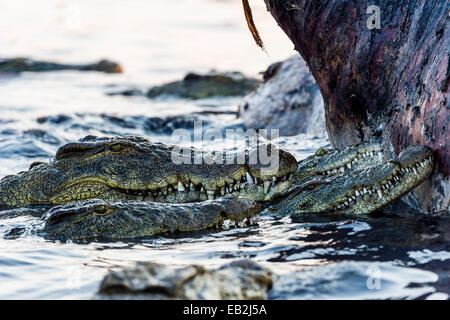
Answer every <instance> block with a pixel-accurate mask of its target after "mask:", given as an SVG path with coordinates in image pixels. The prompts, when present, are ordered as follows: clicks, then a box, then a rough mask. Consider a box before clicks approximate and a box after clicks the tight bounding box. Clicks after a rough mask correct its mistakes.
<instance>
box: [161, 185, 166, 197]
mask: <svg viewBox="0 0 450 320" xmlns="http://www.w3.org/2000/svg"><path fill="white" fill-rule="evenodd" d="M161 192H162V193H163V195H165V196H167V187H165V188H162V189H161Z"/></svg>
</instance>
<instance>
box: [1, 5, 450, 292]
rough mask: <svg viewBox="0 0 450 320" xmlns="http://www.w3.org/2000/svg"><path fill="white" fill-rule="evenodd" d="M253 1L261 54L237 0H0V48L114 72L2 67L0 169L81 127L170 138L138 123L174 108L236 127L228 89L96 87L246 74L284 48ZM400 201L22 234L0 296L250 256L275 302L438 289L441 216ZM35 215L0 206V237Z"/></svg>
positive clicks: (444, 261)
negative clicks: (113, 236)
mask: <svg viewBox="0 0 450 320" xmlns="http://www.w3.org/2000/svg"><path fill="white" fill-rule="evenodd" d="M260 2H261V1H260ZM260 2H255V3H253V4H252V6H253V7H254V15H255V20H256V23H257V25H258V27H259V29H260V33H261V35H262V37H263V40H264V41H265V42H266V46H267V50H268V52H269V55H267V54H265V53H263V52H262V51H261V50H260V49H258V48H257V47H256V46H255V45H254V43H253V40H252V38H251V35H250V34H249V32H248V30H247V27H246V25H245V21H244V18H243V14H242V10H241V4H240V1H238V0H235V1H232V0H230V1H225V0H222V1H219V0H217V1H211V0H208V1H207V0H182V1H181V0H179V1H175V0H174V1H169V2H168V1H163V0H152V1H137V0H136V1H127V2H123V1H111V0H108V1H106V0H105V1H100V0H97V1H79V2H77V3H78V4H75V3H72V2H69V1H56V0H47V1H39V3H31V2H29V1H24V0H22V1H14V2H12V1H0V30H1V31H3V32H2V38H1V39H0V57H15V56H29V57H33V58H36V59H44V60H56V61H61V62H68V63H71V62H73V63H77V62H80V63H81V62H91V61H95V60H98V59H100V58H103V57H106V58H110V59H112V60H116V61H119V62H120V63H122V64H123V65H124V68H125V73H124V74H120V75H105V74H101V73H81V72H74V71H71V72H50V73H43V74H31V73H23V74H21V75H20V76H0V95H1V96H2V100H1V102H0V176H4V175H7V174H14V173H17V172H18V171H20V170H25V169H27V168H28V166H29V165H30V163H32V162H33V161H40V160H44V161H45V160H46V159H48V158H50V157H51V156H52V155H53V154H54V153H55V151H56V149H57V148H58V147H59V146H60V145H62V144H63V143H65V142H68V141H75V140H77V139H79V138H81V137H83V136H85V135H87V134H94V135H125V134H136V135H141V136H145V137H147V138H149V139H151V140H155V141H163V142H170V141H171V136H170V132H167V131H164V130H156V131H155V130H152V129H151V128H150V127H149V126H148V125H147V124H148V123H149V122H151V121H152V120H151V119H150V118H151V117H162V118H164V117H167V116H174V115H181V116H184V117H185V118H183V119H184V120H185V121H183V122H182V123H184V124H183V126H185V127H187V128H189V127H190V123H192V121H191V120H192V119H193V118H192V114H193V113H197V115H195V119H199V120H203V121H204V122H203V124H204V125H205V127H208V126H209V127H216V128H219V129H224V128H227V127H241V124H240V123H239V121H237V120H236V119H235V114H234V112H236V106H237V104H238V102H239V101H240V99H239V98H227V99H208V100H201V101H194V102H193V101H187V100H181V99H158V100H154V101H151V100H148V99H146V98H144V97H121V96H114V97H111V96H107V95H106V94H105V93H106V92H111V91H117V90H120V89H122V88H128V87H140V88H147V87H149V86H150V85H156V84H161V83H164V82H167V81H171V80H175V79H179V78H181V77H182V76H183V75H184V74H185V73H186V72H188V71H193V70H194V71H208V70H210V69H213V68H214V69H217V70H222V71H230V70H238V71H242V72H244V73H245V74H247V75H249V76H257V73H258V72H259V71H262V70H264V69H265V68H266V67H267V66H268V65H269V64H270V63H272V62H275V61H279V60H282V59H285V58H287V57H288V56H290V55H291V54H292V53H293V51H292V47H293V46H292V44H291V43H290V42H289V40H288V39H287V37H286V36H285V35H284V34H283V33H282V31H281V30H279V28H278V27H277V25H276V23H275V21H274V20H273V19H272V17H271V16H270V15H269V14H268V13H267V12H266V11H265V8H264V6H263V4H262V3H260ZM204 111H214V112H215V113H216V114H208V113H206V114H205V113H204ZM217 113H218V114H217ZM47 117H48V118H47ZM119 118H120V119H122V120H119ZM38 119H39V120H38ZM189 119H191V120H189ZM163 129H164V128H163ZM278 142H279V143H280V145H282V146H283V147H284V148H285V149H287V150H289V151H291V152H293V153H294V154H295V156H296V157H297V158H298V159H301V158H304V157H306V156H308V155H309V154H311V153H312V152H313V151H314V150H315V149H317V148H319V147H321V146H327V145H328V144H329V143H328V141H327V140H326V139H323V138H316V137H312V136H306V135H299V136H296V137H290V138H280V140H279V141H278ZM217 147H220V146H217ZM402 210H403V209H401V208H396V209H393V210H391V211H393V212H394V213H396V214H397V215H398V216H397V217H389V218H387V217H373V218H361V219H357V220H342V219H336V220H334V221H333V220H330V219H329V218H322V217H314V216H313V217H311V216H305V217H300V218H296V219H291V218H283V219H273V218H270V217H267V216H265V217H262V218H261V219H260V220H259V222H258V225H257V226H253V227H250V228H243V229H233V230H228V231H220V232H202V233H187V234H183V235H173V236H167V235H164V236H161V237H154V238H149V239H144V240H141V241H137V242H129V243H124V242H113V243H86V244H76V243H61V242H58V241H56V242H52V241H45V240H44V239H42V238H40V237H38V236H35V235H31V234H27V235H25V236H23V237H19V238H18V239H10V240H6V239H0V298H3V299H43V298H50V299H79V298H82V299H90V298H92V297H95V293H96V291H97V289H98V286H99V283H100V281H101V280H102V278H103V277H104V275H105V274H106V273H107V272H108V270H114V269H117V268H120V267H124V266H131V265H132V264H133V263H134V262H136V261H154V262H158V263H166V264H170V265H174V266H183V265H187V264H194V263H195V264H202V265H205V266H206V267H208V268H214V267H218V266H220V265H222V264H224V263H227V262H230V261H231V260H233V259H240V258H250V259H253V260H255V261H257V262H259V263H261V264H262V265H265V266H267V267H269V268H270V269H272V270H273V271H274V272H276V273H277V274H278V275H279V281H278V282H277V283H276V284H275V286H274V288H273V290H272V291H271V293H270V298H273V299H297V298H302V299H304V298H306V299H309V298H313V299H328V298H337V299H373V298H374V299H415V298H421V299H422V298H423V299H425V298H427V299H448V294H449V293H450V281H449V269H450V268H449V259H450V252H449V249H448V244H449V238H450V234H449V231H448V230H450V228H449V226H450V225H449V221H448V219H446V218H443V217H441V218H438V217H435V218H433V217H427V218H424V217H421V218H417V217H415V216H408V215H404V212H403V211H402ZM39 223H40V220H39V217H38V216H31V215H10V214H6V213H2V219H0V234H1V235H2V238H3V235H4V234H6V233H7V232H8V231H9V230H11V229H12V228H13V227H25V228H28V227H30V226H32V225H34V224H39Z"/></svg>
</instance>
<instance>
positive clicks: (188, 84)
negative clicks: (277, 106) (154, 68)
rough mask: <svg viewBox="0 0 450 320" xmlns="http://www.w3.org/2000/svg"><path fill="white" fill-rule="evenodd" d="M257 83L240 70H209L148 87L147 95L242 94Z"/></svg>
mask: <svg viewBox="0 0 450 320" xmlns="http://www.w3.org/2000/svg"><path fill="white" fill-rule="evenodd" d="M259 84H260V81H259V80H257V79H253V78H246V77H245V76H244V75H243V74H242V73H240V72H224V73H219V72H210V73H208V74H204V75H201V74H197V73H188V74H187V75H186V76H185V77H184V79H183V80H181V81H175V82H170V83H167V84H164V85H161V86H155V87H152V88H150V89H149V90H148V92H147V97H149V98H156V97H158V96H161V95H173V96H177V97H180V98H187V99H204V98H210V97H215V96H224V97H226V96H243V95H245V94H247V93H249V92H250V91H252V90H253V89H255V88H256V87H257V86H258V85H259Z"/></svg>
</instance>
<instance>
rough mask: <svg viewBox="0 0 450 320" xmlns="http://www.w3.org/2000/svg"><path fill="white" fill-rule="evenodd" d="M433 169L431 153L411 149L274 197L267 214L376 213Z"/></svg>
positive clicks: (423, 147)
mask: <svg viewBox="0 0 450 320" xmlns="http://www.w3.org/2000/svg"><path fill="white" fill-rule="evenodd" d="M432 169H433V161H432V152H431V150H430V149H429V148H428V147H425V146H411V147H408V148H406V149H405V150H403V151H402V152H401V153H400V154H399V156H398V157H397V158H396V159H394V160H390V161H387V162H385V163H382V164H379V165H375V166H373V167H370V168H369V169H362V170H355V171H350V172H349V173H348V174H346V175H340V176H335V177H325V178H317V179H313V180H311V181H309V182H307V183H304V184H301V185H296V186H295V187H293V188H292V189H291V190H289V191H287V192H285V193H282V194H280V195H279V196H278V199H277V201H280V199H281V200H282V201H281V202H278V203H275V204H273V205H272V207H271V208H270V210H272V211H275V212H276V213H277V214H280V215H287V214H298V213H307V212H311V213H315V212H333V213H334V212H336V213H338V212H345V213H346V214H361V213H371V212H374V211H378V210H380V209H382V208H384V207H387V206H389V205H390V204H391V203H392V202H394V201H395V200H397V199H399V198H400V197H402V196H403V195H404V194H406V193H407V192H409V191H410V190H412V189H413V188H415V187H416V186H417V185H419V184H420V183H422V182H423V181H424V180H425V179H426V178H427V177H428V176H429V175H430V173H431V171H432Z"/></svg>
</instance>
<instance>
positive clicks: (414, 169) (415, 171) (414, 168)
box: [413, 167, 417, 176]
mask: <svg viewBox="0 0 450 320" xmlns="http://www.w3.org/2000/svg"><path fill="white" fill-rule="evenodd" d="M413 171H414V174H415V175H416V176H417V170H416V167H413Z"/></svg>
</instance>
